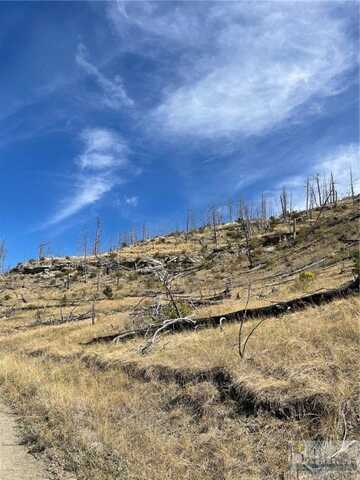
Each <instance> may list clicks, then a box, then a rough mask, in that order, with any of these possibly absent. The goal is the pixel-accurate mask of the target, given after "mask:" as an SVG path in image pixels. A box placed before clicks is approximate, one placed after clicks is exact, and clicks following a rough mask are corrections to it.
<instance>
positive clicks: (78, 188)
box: [46, 175, 115, 226]
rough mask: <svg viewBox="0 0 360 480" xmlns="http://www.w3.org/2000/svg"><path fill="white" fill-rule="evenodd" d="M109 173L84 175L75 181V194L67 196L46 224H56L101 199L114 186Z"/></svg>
mask: <svg viewBox="0 0 360 480" xmlns="http://www.w3.org/2000/svg"><path fill="white" fill-rule="evenodd" d="M114 183H115V182H114V179H111V178H109V176H107V175H97V176H83V177H79V178H78V179H77V181H76V182H75V186H74V194H73V196H71V197H69V198H66V199H65V200H64V201H63V202H62V204H61V205H60V208H59V209H58V211H57V212H56V213H55V215H54V216H53V217H52V218H51V220H50V221H49V222H47V223H46V226H50V225H55V224H57V223H60V222H62V221H64V220H66V219H67V218H69V217H71V216H72V215H75V214H76V213H78V212H79V211H80V210H82V209H83V208H85V207H87V206H89V205H92V204H93V203H95V202H97V201H98V200H100V199H101V198H102V197H103V195H104V194H105V193H107V192H109V191H110V190H111V189H112V188H113V186H114Z"/></svg>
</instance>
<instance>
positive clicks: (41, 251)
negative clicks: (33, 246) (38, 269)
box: [38, 242, 50, 260]
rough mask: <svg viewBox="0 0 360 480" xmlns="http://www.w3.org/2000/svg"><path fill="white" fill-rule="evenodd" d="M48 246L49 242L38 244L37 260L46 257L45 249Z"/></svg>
mask: <svg viewBox="0 0 360 480" xmlns="http://www.w3.org/2000/svg"><path fill="white" fill-rule="evenodd" d="M49 245H50V242H41V243H40V244H39V250H38V258H39V260H42V259H43V258H45V256H46V247H48V246H49Z"/></svg>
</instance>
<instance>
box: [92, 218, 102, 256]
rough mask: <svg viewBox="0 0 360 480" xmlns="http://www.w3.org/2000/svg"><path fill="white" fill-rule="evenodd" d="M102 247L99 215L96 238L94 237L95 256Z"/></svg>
mask: <svg viewBox="0 0 360 480" xmlns="http://www.w3.org/2000/svg"><path fill="white" fill-rule="evenodd" d="M100 247H101V222H100V218H99V217H97V219H96V230H95V239H94V248H93V255H94V256H95V257H97V256H98V255H99V253H100Z"/></svg>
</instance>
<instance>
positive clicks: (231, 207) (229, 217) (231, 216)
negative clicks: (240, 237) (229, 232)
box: [227, 198, 233, 223]
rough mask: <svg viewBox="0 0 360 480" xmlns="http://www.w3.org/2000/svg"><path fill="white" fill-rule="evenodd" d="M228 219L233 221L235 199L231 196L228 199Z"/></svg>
mask: <svg viewBox="0 0 360 480" xmlns="http://www.w3.org/2000/svg"><path fill="white" fill-rule="evenodd" d="M227 210H228V220H229V222H230V223H231V222H232V221H233V201H232V199H231V198H229V200H228V201H227Z"/></svg>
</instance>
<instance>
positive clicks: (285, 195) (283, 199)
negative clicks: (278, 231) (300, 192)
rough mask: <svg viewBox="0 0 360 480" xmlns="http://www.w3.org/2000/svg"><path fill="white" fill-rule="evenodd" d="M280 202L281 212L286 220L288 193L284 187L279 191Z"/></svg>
mask: <svg viewBox="0 0 360 480" xmlns="http://www.w3.org/2000/svg"><path fill="white" fill-rule="evenodd" d="M280 203H281V214H282V216H283V218H284V219H285V220H286V218H287V215H288V211H289V195H288V192H287V191H286V187H283V189H282V191H281V193H280Z"/></svg>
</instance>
